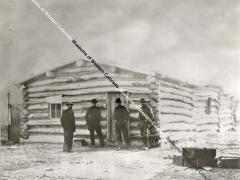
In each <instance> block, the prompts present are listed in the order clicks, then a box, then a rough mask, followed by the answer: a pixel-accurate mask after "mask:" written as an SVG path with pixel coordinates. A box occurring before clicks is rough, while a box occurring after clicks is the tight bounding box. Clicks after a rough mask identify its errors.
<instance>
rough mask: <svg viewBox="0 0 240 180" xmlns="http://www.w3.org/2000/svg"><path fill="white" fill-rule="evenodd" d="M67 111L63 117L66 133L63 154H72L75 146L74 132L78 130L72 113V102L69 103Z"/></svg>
mask: <svg viewBox="0 0 240 180" xmlns="http://www.w3.org/2000/svg"><path fill="white" fill-rule="evenodd" d="M66 105H67V109H66V110H63V112H62V117H61V125H62V127H63V132H64V144H63V152H71V149H72V144H73V132H74V131H75V130H76V127H75V117H74V112H73V111H72V106H73V103H72V102H68V103H67V104H66Z"/></svg>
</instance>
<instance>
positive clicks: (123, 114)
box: [114, 105, 129, 122]
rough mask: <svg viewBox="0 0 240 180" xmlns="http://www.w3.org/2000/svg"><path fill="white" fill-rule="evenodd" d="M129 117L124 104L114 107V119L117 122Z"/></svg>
mask: <svg viewBox="0 0 240 180" xmlns="http://www.w3.org/2000/svg"><path fill="white" fill-rule="evenodd" d="M128 118H129V113H128V110H127V108H126V107H125V106H122V105H120V106H118V107H116V108H115V110H114V119H115V120H116V121H117V122H124V121H127V120H128Z"/></svg>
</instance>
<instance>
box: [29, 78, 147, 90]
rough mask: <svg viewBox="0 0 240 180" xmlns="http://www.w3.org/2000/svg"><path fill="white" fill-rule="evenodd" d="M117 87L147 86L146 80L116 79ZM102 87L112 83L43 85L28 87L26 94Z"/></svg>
mask: <svg viewBox="0 0 240 180" xmlns="http://www.w3.org/2000/svg"><path fill="white" fill-rule="evenodd" d="M115 82H116V83H117V84H118V85H119V86H146V87H148V86H149V84H148V82H146V80H135V79H122V78H118V79H117V80H116V81H115ZM102 86H112V83H111V82H109V81H108V80H106V78H104V79H103V78H101V79H96V80H91V81H86V82H74V83H65V84H54V85H45V86H35V87H29V88H28V89H27V92H28V93H29V92H51V91H61V90H79V89H88V88H95V87H102Z"/></svg>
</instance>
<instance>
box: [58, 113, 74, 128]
mask: <svg viewBox="0 0 240 180" xmlns="http://www.w3.org/2000/svg"><path fill="white" fill-rule="evenodd" d="M61 125H62V127H63V129H64V130H65V131H75V130H76V127H75V117H74V112H73V111H72V110H70V109H66V110H63V111H62V117H61Z"/></svg>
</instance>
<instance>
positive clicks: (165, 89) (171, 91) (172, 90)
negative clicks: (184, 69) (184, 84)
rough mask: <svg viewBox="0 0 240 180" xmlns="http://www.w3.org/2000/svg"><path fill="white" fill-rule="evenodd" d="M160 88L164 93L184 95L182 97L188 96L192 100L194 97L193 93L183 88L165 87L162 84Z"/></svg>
mask: <svg viewBox="0 0 240 180" xmlns="http://www.w3.org/2000/svg"><path fill="white" fill-rule="evenodd" d="M159 89H160V91H161V92H163V93H168V94H174V95H177V96H182V97H185V98H188V99H190V100H191V99H192V94H191V93H188V92H186V91H182V90H179V89H175V88H170V87H165V86H160V87H159Z"/></svg>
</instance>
